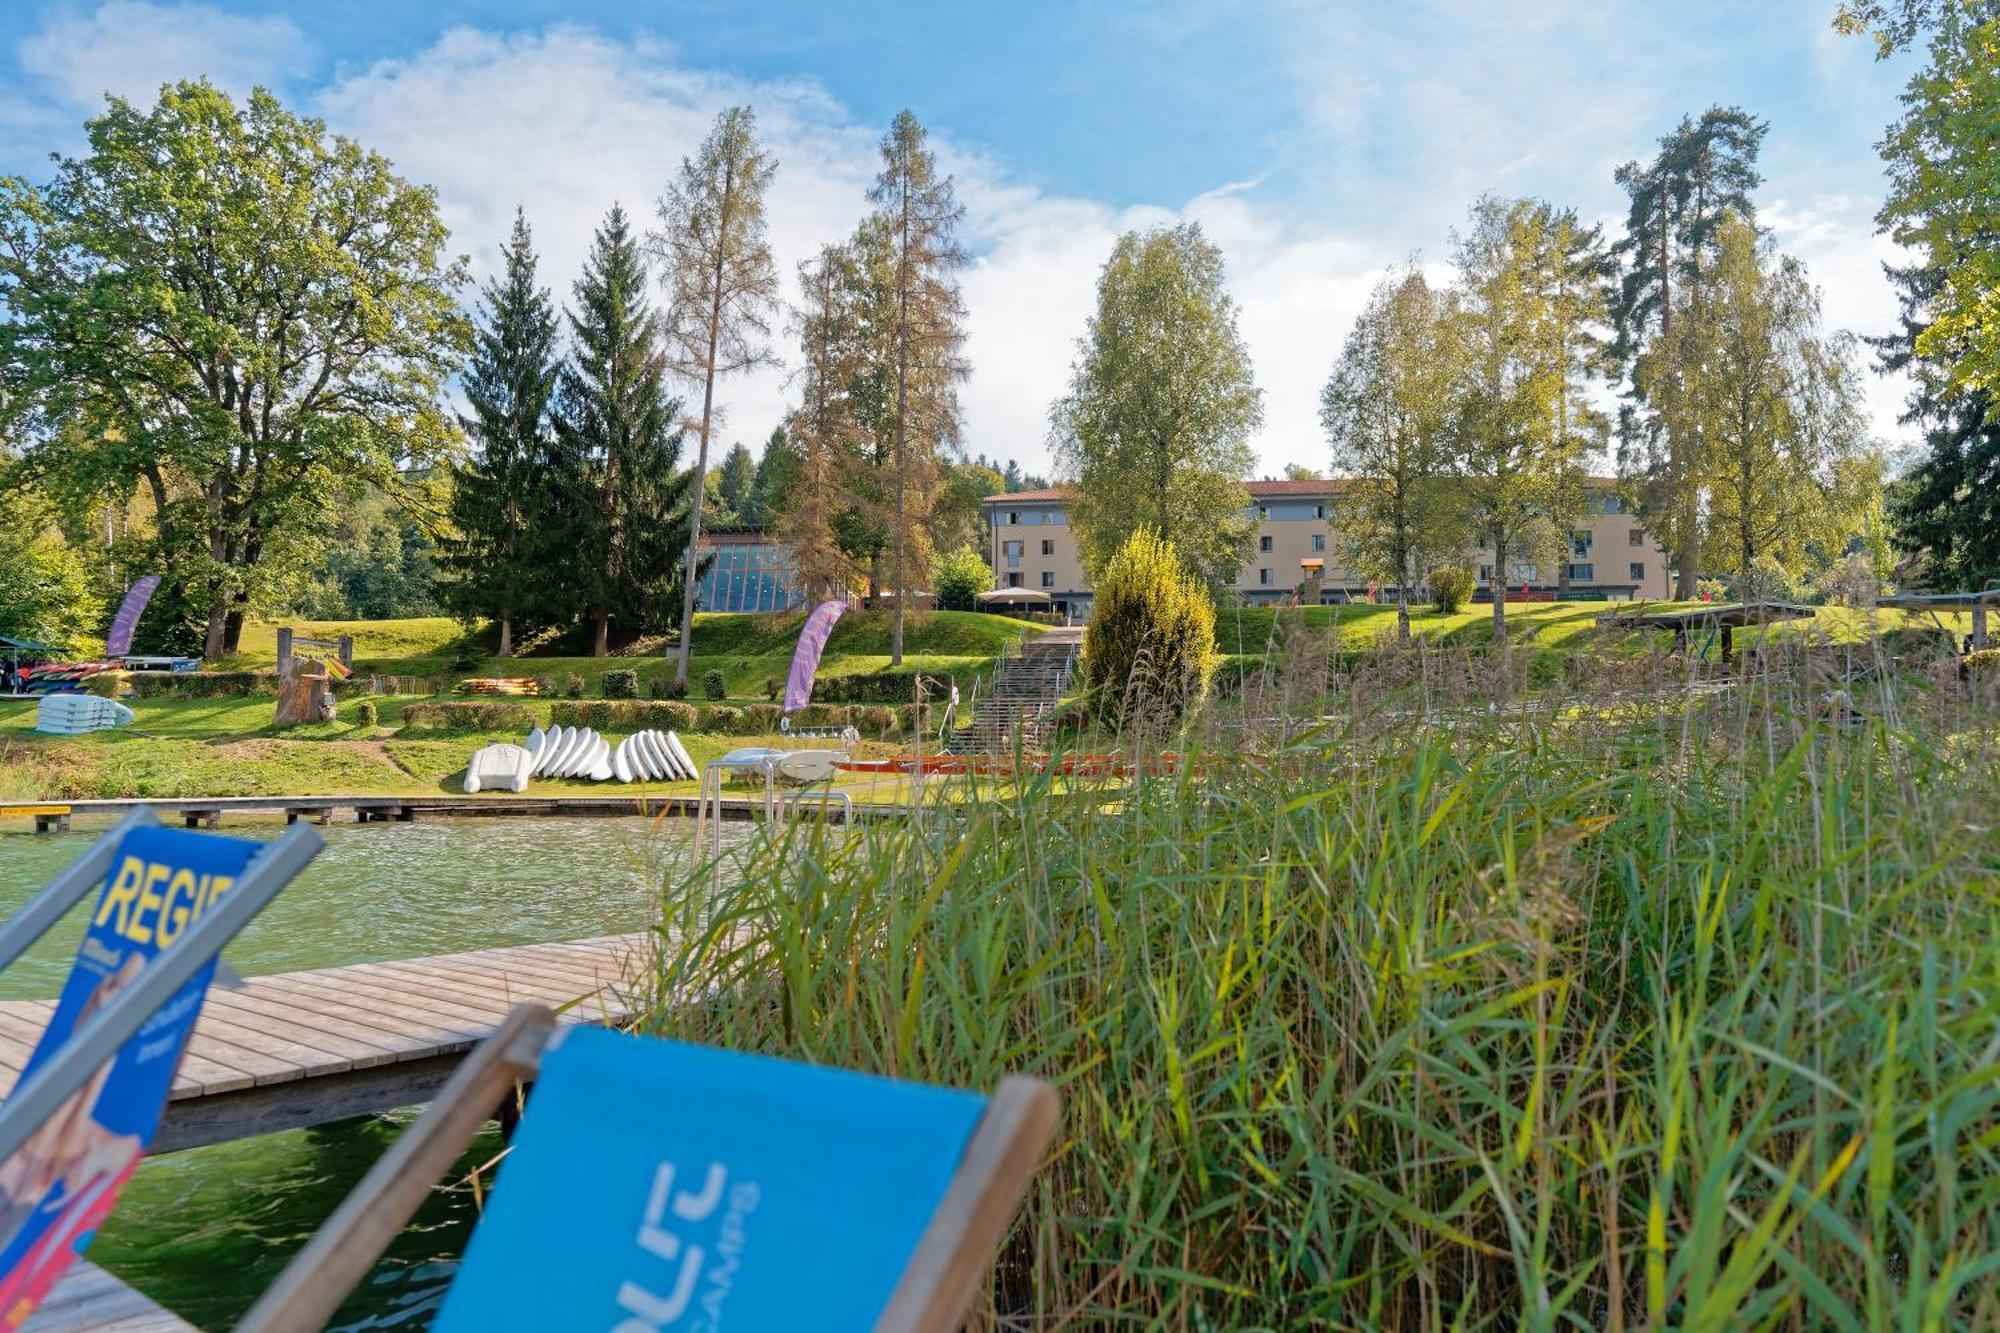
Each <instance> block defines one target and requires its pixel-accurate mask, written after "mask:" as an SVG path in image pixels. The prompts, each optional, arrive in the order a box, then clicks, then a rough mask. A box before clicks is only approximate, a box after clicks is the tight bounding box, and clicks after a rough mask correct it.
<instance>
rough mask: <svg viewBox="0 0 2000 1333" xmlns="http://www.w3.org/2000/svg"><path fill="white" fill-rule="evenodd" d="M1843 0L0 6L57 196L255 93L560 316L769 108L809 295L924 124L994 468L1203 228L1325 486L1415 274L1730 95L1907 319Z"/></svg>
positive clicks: (15, 91)
mask: <svg viewBox="0 0 2000 1333" xmlns="http://www.w3.org/2000/svg"><path fill="white" fill-rule="evenodd" d="M1833 8H1834V0H1759V2H1756V3H1745V2H1743V0H1678V2H1677V3H1674V4H1671V5H1668V4H1654V3H1649V4H1638V3H1617V2H1616V0H1404V2H1403V3H1397V4H1387V3H1379V2H1371V3H1362V2H1359V0H1356V2H1353V3H1340V4H1318V5H1314V4H1286V3H1269V4H1228V5H1224V4H1193V3H1182V2H1179V0H1173V2H1170V3H1163V4H1149V5H1139V4H1075V5H1056V4H1047V3H1014V4H987V5H975V4H957V3H938V2H936V0H933V3H922V4H890V3H883V2H882V0H863V2H861V3H845V4H841V5H828V4H825V3H824V0H821V2H820V3H815V4H805V3H793V2H792V0H758V2H755V3H752V2H750V0H742V2H739V3H734V4H730V3H722V2H721V0H682V2H679V3H674V2H669V0H645V2H642V3H625V4H596V5H578V4H555V3H548V2H547V0H516V2H515V3H505V4H478V3H467V2H463V0H461V2H458V3H447V4H422V3H411V0H401V2H400V3H385V2H384V0H342V2H341V3H337V4H295V5H287V4H273V3H245V2H241V0H209V2H207V3H192V4H181V3H169V2H168V0H108V2H107V3H88V2H71V0H63V2H58V3H22V2H19V0H16V3H10V4H9V5H7V6H5V7H4V9H0V67H4V78H3V79H0V170H5V171H18V172H23V173H26V174H28V175H30V176H39V175H41V174H42V173H43V171H44V166H43V163H44V162H45V158H46V154H47V153H48V152H49V151H51V150H66V149H72V148H74V147H75V146H76V144H77V142H78V137H79V130H78V127H79V125H80V123H81V120H82V118H83V117H84V116H85V115H87V114H89V112H90V110H91V109H92V107H93V106H94V105H95V104H96V103H97V101H98V99H99V98H100V97H101V95H102V93H103V92H104V91H105V90H106V89H111V90H114V91H118V92H121V93H123V94H126V95H130V96H138V97H143V96H148V95H149V94H150V92H151V90H152V89H154V88H156V87H157V85H158V84H159V82H160V81H162V80H164V79H168V78H177V77H187V76H193V75H197V74H207V75H209V76H210V77H213V78H214V79H215V80H216V81H217V82H219V83H222V84H223V85H224V86H227V87H231V88H236V89H245V88H248V87H249V86H251V85H252V84H255V83H264V84H267V85H269V86H271V87H273V88H274V89H276V90H277V91H279V92H280V93H281V94H282V95H283V96H284V97H285V98H286V99H287V101H288V102H290V103H292V104H293V105H295V106H298V107H301V108H303V109H305V110H308V111H310V112H312V113H314V114H317V115H321V116H323V117H325V118H326V119H327V120H328V121H329V122H330V123H331V124H332V125H333V127H334V128H336V129H338V130H340V131H342V132H344V133H348V134H352V135H354V136H355V137H356V138H358V139H360V140H361V141H363V142H364V143H367V144H368V145H370V146H372V147H376V148H379V149H381V150H382V151H384V152H386V153H387V154H388V155H389V156H390V157H391V158H392V159H394V160H395V161H396V162H397V163H398V165H399V167H401V169H402V170H403V171H404V172H405V173H406V174H408V175H410V176H412V177H414V178H416V179H419V180H423V181H426V182H429V183H432V184H434V185H436V186H437V187H438V190H439V194H440V199H441V201H442V203H443V206H444V209H445V213H446V216H447V219H448V220H449V221H450V222H451V224H452V226H453V228H454V232H455V235H456V238H457V245H458V248H459V249H460V250H462V251H463V252H465V253H467V254H468V255H470V256H471V257H472V260H473V263H474V266H475V268H477V269H480V270H482V271H483V270H484V269H485V268H486V267H487V266H488V265H490V264H491V263H492V262H493V258H494V250H495V246H496V244H497V242H498V240H499V238H500V236H501V235H502V234H503V231H504V227H505V224H506V218H507V215H508V214H509V213H510V212H511V211H512V208H513V206H514V204H515V203H516V202H520V203H522V204H524V205H525V206H526V207H527V209H528V212H529V217H530V220H531V222H533V223H534V225H535V227H536V231H537V240H538V242H539V244H540V246H541V248H542V250H543V252H544V255H545V260H546V264H545V269H544V277H545V280H546V281H548V282H549V283H550V285H551V286H553V287H554V288H555V289H556V290H557V291H558V293H565V292H566V291H567V288H568V285H569V282H570V281H571V280H572V278H573V276H574V274H575V271H576V268H577V266H578V264H579V262H580V260H581V256H582V253H583V250H584V248H585V247H586V246H587V245H588V242H589V233H590V229H591V227H592V225H593V224H594V222H595V220H596V219H597V218H598V217H600V216H601V215H602V213H603V210H604V209H605V208H606V207H607V206H608V205H609V204H610V203H611V202H612V201H613V199H619V200H622V201H623V202H624V203H625V204H626V206H627V207H628V208H629V209H632V210H633V211H635V212H637V213H640V214H642V215H644V214H646V213H647V212H648V211H649V209H650V203H651V200H652V199H653V198H654V197H655V196H657V194H658V193H659V190H660V187H661V185H662V184H663V182H664V181H665V179H666V178H667V175H668V174H669V173H670V172H671V170H672V169H673V167H674V166H675V164H677V163H678V161H679V159H680V157H681V155H682V154H684V153H686V152H688V151H689V150H690V149H691V148H692V147H693V145H694V144H695V143H696V142H697V141H698V140H699V137H700V135H701V132H702V131H703V130H704V129H705V127H706V125H707V123H708V121H709V120H710V119H711V118H712V116H713V115H714V113H715V111H716V110H717V109H719V108H720V107H722V106H725V105H728V104H730V103H731V102H736V101H748V102H750V103H751V104H753V105H755V106H756V107H757V108H758V111H759V115H760V117H761V119H762V120H763V123H764V125H765V129H766V132H767V135H768V137H770V139H771V140H772V142H773V144H774V146H775V148H776V150H777V152H778V154H779V157H780V160H781V167H780V179H779V185H778V187H777V190H776V192H775V194H774V198H773V219H772V221H773V241H774V246H775V248H776V249H777V250H778V252H779V258H780V261H781V263H782V264H783V265H784V266H785V267H786V269H787V271H789V270H790V267H791V265H792V264H793V263H794V262H796V261H797V260H798V259H800V258H803V257H804V256H805V255H806V254H808V253H810V251H811V250H812V248H813V247H815V246H816V245H818V244H819V243H821V242H823V241H826V240H832V239H836V238H838V237H839V236H840V235H841V234H843V233H844V232H845V231H846V230H847V229H848V228H849V227H851V226H852V224H853V222H854V220H855V219H856V218H857V217H858V216H859V215H860V213H861V211H862V209H863V208H864V207H865V204H864V201H863V200H862V198H861V191H862V190H863V189H864V188H865V186H866V183H867V179H868V176H869V175H870V174H871V173H872V171H873V169H874V163H873V161H872V152H873V143H874V140H875V139H876V138H877V137H878V136H879V134H880V132H881V128H882V126H883V125H884V124H885V123H886V122H887V121H888V119H889V118H890V117H891V116H892V115H894V114H895V112H896V111H897V110H898V109H900V108H902V107H904V106H908V107H911V108H912V109H914V110H915V111H916V112H917V114H918V116H919V118H920V119H922V120H923V121H924V123H925V124H926V125H927V126H929V127H930V128H931V129H932V130H933V132H934V133H935V135H936V136H937V140H938V143H939V146H940V148H941V149H942V151H943V153H944V155H945V157H946V160H947V163H948V165H949V166H950V167H951V169H952V170H953V171H954V172H955V174H956V175H957V177H958V180H959V184H960V188H961V193H962V196H963V198H964V200H965V202H966V203H967V205H968V240H969V242H970V248H971V250H972V252H973V255H974V263H973V265H972V266H971V268H970V269H969V270H968V271H967V273H966V275H965V293H966V300H967V305H968V309H969V312H970V321H971V337H970V344H969V352H970V355H971V358H972V361H973V365H974V377H973V379H972V381H971V382H970V383H968V384H967V385H966V387H965V390H964V394H963V400H964V403H965V408H966V444H967V446H968V448H970V449H972V450H975V451H980V452H985V453H987V454H990V455H995V456H998V457H1002V458H1005V457H1013V458H1017V459H1019V460H1021V461H1022V462H1023V463H1025V464H1028V465H1029V466H1031V467H1036V466H1040V465H1042V464H1043V462H1044V461H1045V460H1046V457H1047V447H1046V439H1045V435H1046V426H1045V420H1046V409H1047V404H1048V402H1049V400H1050V399H1051V398H1052V397H1053V396H1054V395H1055V394H1056V393H1058V392H1060V390H1061V388H1062V384H1063V379H1064V373H1065V368H1066V366H1067V364H1068V362H1069V359H1070V356H1071V354H1072V350H1073V343H1074V340H1075V338H1076V336H1077V335H1078V333H1080V332H1081V330H1082V326H1083V320H1084V317H1085V314H1086V312H1087V311H1088V308H1089V304H1090V298H1091V283H1092V281H1093V279H1094V275H1095V271H1096V268H1097V266H1098V265H1099V264H1100V263H1101V262H1102V260H1103V258H1104V256H1105V254H1106V253H1107V252H1108V250H1109V248H1110V244H1111V242H1112V240H1113V238H1115V236H1116V234H1117V232H1118V231H1120V230H1122V229H1125V228H1128V227H1131V226H1145V225H1157V224H1160V223H1165V222H1170V221H1176V220H1180V219H1184V218H1192V219H1195V220H1198V221H1200V222H1202V224H1203V225H1204V226H1205V227H1206V228H1207V229H1208V230H1209V232H1210V234H1211V235H1212V236H1213V237H1214V238H1215V239H1216V240H1217V241H1218V242H1219V243H1220V244H1221V245H1222V246H1223V248H1224V252H1225V256H1226V258H1227V260H1228V263H1229V271H1230V278H1231V285H1232V289H1233V290H1234V292H1235V294H1236V297H1237V299H1238V301H1239V303H1240V305H1241V310H1242V315H1241V319H1242V327H1243V330H1244V333H1245V336H1246V338H1247V340H1248V341H1249V343H1250V348H1251V352H1252V355H1253V358H1254V359H1255V361H1256V365H1257V371H1258V378H1259V382H1260V384H1261V385H1262V386H1263V388H1264V390H1265V394H1266V423H1265V428H1264V430H1263V431H1262V433H1261V434H1260V436H1259V439H1258V441H1257V444H1258V449H1259V453H1260V456H1261V458H1262V461H1263V465H1264V470H1266V471H1271V472H1275V471H1276V470H1277V469H1278V468H1280V467H1282V466H1283V465H1284V464H1285V463H1287V462H1301V463H1307V464H1311V465H1323V464H1324V462H1325V458H1326V453H1327V448H1326V444H1325V441H1324V440H1323V439H1322V437H1321V435H1320V433H1319V430H1318V427H1317V423H1316V420H1315V396H1316V392H1317V388H1318V385H1319V383H1320V382H1321V381H1322V380H1323V379H1324V377H1325V374H1326V369H1327V367H1328V365H1329V364H1330V362H1331V360H1332V358H1333V356H1334V355H1335V353H1336V352H1337V351H1338V349H1339V345H1340V342H1341V339H1342V337H1343V336H1344V335H1345V333H1346V330H1347V328H1348V326H1349V325H1350V324H1351V322H1352V320H1353V317H1354V314H1355V313H1356V311H1357V310H1358V309H1359V307H1360V304H1361V302H1362V300H1363V299H1364V298H1365V296H1366V294H1367V291H1368V289H1369V287H1370V286H1371V285H1372V284H1373V283H1374V282H1375V281H1376V280H1377V279H1378V278H1379V277H1380V276H1381V275H1382V273H1383V272H1384V270H1385V269H1386V268H1387V267H1388V266H1389V265H1392V264H1395V263H1398V262H1400V261H1402V260H1405V259H1407V258H1410V257H1412V256H1416V257H1418V258H1419V259H1421V260H1422V261H1424V262H1427V263H1437V262H1440V261H1441V260H1442V259H1443V257H1444V256H1445V254H1446V253H1447V251H1448V244H1449V231H1450V228H1451V227H1452V226H1453V225H1454V223H1456V222H1457V221H1458V220H1459V219H1461V218H1463V217H1464V215H1465V211H1466V209H1467V208H1468V206H1469V205H1470V204H1471V202H1472V200H1473V199H1474V198H1475V197H1476V196H1477V195H1478V194H1479V193H1480V192H1481V191H1484V190H1492V191H1496V192H1501V193H1507V194H1535V195H1540V196H1543V197H1546V198H1550V199H1553V200H1556V201H1558V202H1561V203H1566V204H1574V205H1576V206H1577V207H1578V208H1579V209H1581V210H1582V211H1583V213H1584V214H1585V215H1586V216H1588V217H1593V218H1603V219H1606V220H1612V219H1615V218H1617V217H1620V216H1622V208H1621V197H1620V195H1619V194H1618V192H1617V190H1616V187H1615V186H1614V185H1613V183H1612V181H1611V171H1612V169H1613V168H1614V167H1615V166H1616V165H1617V164H1618V163H1619V162H1620V161H1623V160H1625V159H1627V158H1632V157H1642V156H1645V155H1646V154H1647V153H1648V152H1649V150H1650V149H1651V147H1652V145H1653V143H1654V141H1655V140H1656V139H1657V138H1658V136H1659V135H1660V134H1661V133H1663V132H1664V131H1665V130H1667V129H1668V128H1670V127H1671V125H1672V124H1673V123H1674V122H1675V121H1677V120H1678V119H1679V117H1680V116H1681V115H1683V114H1685V113H1687V112H1690V111H1698V110H1700V109H1701V108H1702V107H1705V106H1707V105H1710V104H1711V103H1718V102H1720V103H1739V104H1741V105H1743V106H1745V107H1747V108H1749V109H1750V110H1752V111H1754V112H1756V113H1757V114H1759V115H1762V116H1764V117H1766V118H1768V119H1769V120H1770V122H1771V131H1770V135H1769V138H1768V139H1767V141H1766V146H1765V153H1764V166H1765V174H1766V176H1767V177H1768V180H1767V183H1766V185H1765V187H1764V189H1763V191H1762V193H1761V196H1760V200H1761V205H1762V208H1763V221H1764V222H1765V223H1766V225H1767V226H1769V227H1770V228H1771V229H1772V230H1773V232H1774V234H1775V235H1776V237H1777V239H1778V241H1779V243H1780V244H1781V245H1783V246H1784V247H1785V248H1786V249H1788V250H1790V251H1792V252H1793V253H1796V254H1798V255H1800V256H1801V257H1802V258H1804V259H1805V260H1806V262H1807V264H1808V265H1809V267H1810V269H1811V271H1812V273H1813V276H1814V278H1815V280H1816V281H1818V282H1819V283H1820V284H1821V286H1822V287H1823V288H1824V289H1825V293H1826V305H1827V313H1828V316H1829V319H1830V321H1831V322H1833V323H1835V324H1837V325H1841V326H1846V327H1852V328H1855V329H1856V330H1857V331H1863V332H1870V331H1874V330H1876V329H1879V328H1881V327H1883V326H1885V325H1886V324H1887V323H1888V321H1889V320H1890V318H1891V317H1892V315H1893V311H1894V302H1893V298H1892V296H1891V294H1890V292H1889V289H1888V287H1887V285H1886V284H1885V283H1884V282H1883V281H1882V279H1881V277H1880V273H1879V265H1880V263H1881V262H1882V261H1883V260H1884V259H1892V258H1894V257H1895V256H1894V252H1893V249H1892V248H1891V247H1889V246H1888V244H1887V243H1886V242H1885V241H1883V240H1882V239H1881V238H1879V237H1877V236H1876V235H1874V230H1873V223H1872V214H1873V212H1874V209H1875V207H1876V206H1877V204H1878V203H1879V200H1880V197H1881V194H1882V188H1883V181H1882V174H1881V168H1880V164H1879V162H1878V161H1877V159H1876V157H1875V154H1874V150H1873V144H1874V143H1875V141H1876V140H1877V139H1878V138H1879V137H1880V134H1881V131H1882V128H1883V126H1884V125H1885V124H1886V123H1887V122H1888V120H1889V119H1890V118H1891V117H1892V116H1893V115H1894V113H1895V109H1896V103H1895V97H1896V93H1897V91H1898V90H1899V89H1900V87H1901V84H1902V82H1903V79H1904V78H1905V77H1906V76H1907V73H1908V70H1907V68H1906V65H1905V63H1904V62H1901V61H1897V62H1889V63H1887V64H1880V63H1877V62H1876V61H1875V60H1874V58H1873V48H1872V45H1871V44H1870V43H1868V42H1866V41H1864V40H1860V39H1844V38H1840V37H1838V36H1837V35H1835V34H1834V33H1833V32H1832V31H1831V30H1830V28H1829V26H1828V25H1829V20H1830V18H1831V14H1832V11H1833ZM1869 392H1870V401H1871V406H1872V407H1873V409H1874V411H1875V414H1876V419H1877V429H1878V432H1879V433H1880V434H1881V435H1882V436H1883V438H1884V439H1885V441H1888V442H1890V443H1892V444H1893V443H1897V442H1899V441H1900V440H1901V438H1902V435H1903V431H1902V430H1901V428H1899V427H1898V426H1897V425H1896V424H1895V421H1894V417H1895V409H1896V404H1897V403H1898V401H1899V399H1900V396H1901V393H1902V386H1901V385H1899V384H1896V383H1893V382H1890V381H1885V380H1880V379H1877V378H1875V377H1873V376H1872V375H1871V376H1870V385H1869ZM724 397H725V402H726V404H727V406H728V409H729V413H730V420H729V431H730V432H731V433H732V434H733V435H736V436H740V437H742V438H745V439H746V440H755V439H757V438H760V437H761V436H762V435H763V434H764V433H765V432H766V431H768V429H769V428H770V425H771V424H772V422H773V421H774V420H775V419H776V417H777V415H778V414H779V413H780V412H781V411H782V410H783V407H784V404H785V400H786V397H787V385H786V383H785V380H784V377H783V375H782V374H777V373H772V374H762V375H759V376H756V377H752V378H747V379H744V380H741V381H737V382H734V383H731V384H729V385H728V386H726V388H725V390H724Z"/></svg>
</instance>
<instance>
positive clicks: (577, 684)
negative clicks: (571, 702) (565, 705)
mask: <svg viewBox="0 0 2000 1333" xmlns="http://www.w3.org/2000/svg"><path fill="white" fill-rule="evenodd" d="M563 693H564V694H567V695H568V696H569V697H570V698H572V699H581V698H582V697H583V677H582V676H579V675H577V674H576V673H574V672H571V673H570V678H569V683H568V684H566V685H564V686H563Z"/></svg>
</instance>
